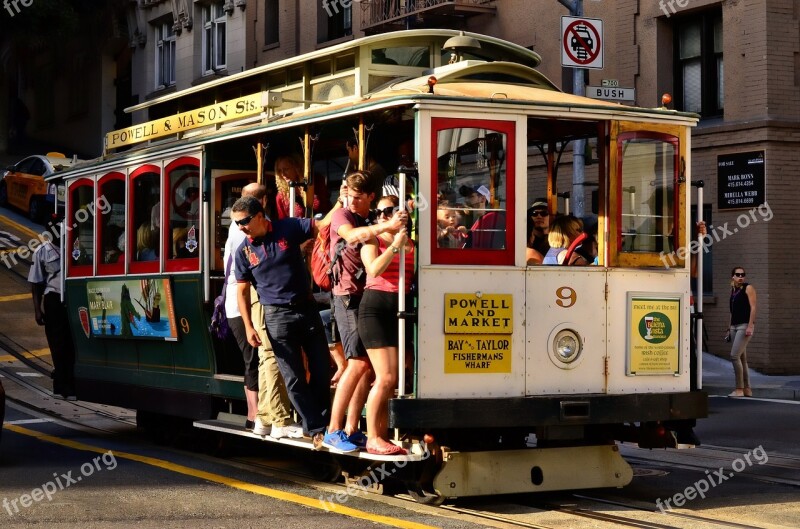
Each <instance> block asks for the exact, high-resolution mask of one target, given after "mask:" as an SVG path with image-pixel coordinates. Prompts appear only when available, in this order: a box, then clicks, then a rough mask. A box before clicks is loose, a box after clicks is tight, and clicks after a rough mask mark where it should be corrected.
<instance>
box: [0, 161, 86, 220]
mask: <svg viewBox="0 0 800 529" xmlns="http://www.w3.org/2000/svg"><path fill="white" fill-rule="evenodd" d="M78 161H79V160H78V159H77V158H71V159H70V158H67V157H66V156H64V155H63V154H61V153H58V152H49V153H47V155H45V156H41V155H38V154H36V155H33V156H28V157H27V158H24V159H23V160H21V161H20V162H18V163H17V164H15V165H12V166H11V167H9V168H8V170H7V171H6V172H5V174H4V175H3V176H2V177H1V179H0V206H3V207H6V206H9V205H11V206H14V207H16V208H17V209H19V210H20V211H22V212H23V213H24V214H26V215H28V217H29V218H30V219H31V220H33V221H34V222H42V221H44V220H46V218H47V217H46V216H47V213H55V189H56V186H55V185H50V186H48V185H47V184H46V183H45V181H44V179H45V178H48V177H50V176H52V175H54V174H55V173H57V172H59V171H61V170H64V169H67V168H68V167H71V166H72V165H74V164H76V163H77V162H78Z"/></svg>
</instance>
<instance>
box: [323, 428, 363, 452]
mask: <svg viewBox="0 0 800 529" xmlns="http://www.w3.org/2000/svg"><path fill="white" fill-rule="evenodd" d="M322 446H324V447H326V448H330V449H331V450H336V451H337V452H342V453H347V452H355V451H356V450H358V447H357V446H356V445H354V444H353V443H351V442H350V441H348V440H347V435H346V434H345V433H344V431H343V430H334V431H332V432H330V433H327V434H325V437H323V438H322Z"/></svg>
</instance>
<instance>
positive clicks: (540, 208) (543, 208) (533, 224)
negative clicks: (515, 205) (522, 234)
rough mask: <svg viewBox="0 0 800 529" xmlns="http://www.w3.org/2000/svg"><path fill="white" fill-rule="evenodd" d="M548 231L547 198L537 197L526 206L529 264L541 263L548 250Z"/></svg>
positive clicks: (527, 258) (527, 257) (527, 255)
mask: <svg viewBox="0 0 800 529" xmlns="http://www.w3.org/2000/svg"><path fill="white" fill-rule="evenodd" d="M549 231H550V215H549V214H548V212H547V200H545V199H544V198H537V199H536V200H534V201H533V204H531V207H530V208H528V238H527V252H526V260H527V262H528V264H529V265H531V264H542V260H543V259H544V256H545V255H547V252H548V251H549V250H550V243H549V242H547V234H548V232H549Z"/></svg>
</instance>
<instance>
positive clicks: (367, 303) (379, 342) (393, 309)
mask: <svg viewBox="0 0 800 529" xmlns="http://www.w3.org/2000/svg"><path fill="white" fill-rule="evenodd" d="M397 310H398V303H397V293H396V292H383V291H381V290H371V289H367V290H365V291H364V297H363V298H362V299H361V307H360V309H359V311H358V335H359V336H360V337H361V341H362V343H363V344H364V347H366V348H367V349H377V348H379V347H397V344H398V341H399V340H398V333H397Z"/></svg>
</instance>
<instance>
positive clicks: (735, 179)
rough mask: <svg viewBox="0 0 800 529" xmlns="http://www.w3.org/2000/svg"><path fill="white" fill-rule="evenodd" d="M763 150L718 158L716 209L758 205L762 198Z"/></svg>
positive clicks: (762, 201) (724, 155)
mask: <svg viewBox="0 0 800 529" xmlns="http://www.w3.org/2000/svg"><path fill="white" fill-rule="evenodd" d="M764 165H765V160H764V151H753V152H740V153H735V154H722V155H719V156H717V193H718V196H717V204H718V206H719V209H739V208H752V207H755V206H760V205H761V204H763V203H764V202H765V197H764Z"/></svg>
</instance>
